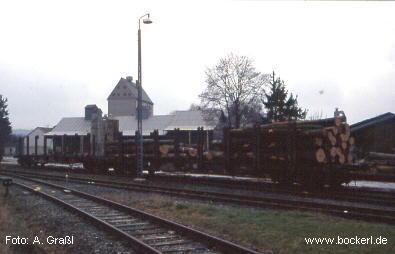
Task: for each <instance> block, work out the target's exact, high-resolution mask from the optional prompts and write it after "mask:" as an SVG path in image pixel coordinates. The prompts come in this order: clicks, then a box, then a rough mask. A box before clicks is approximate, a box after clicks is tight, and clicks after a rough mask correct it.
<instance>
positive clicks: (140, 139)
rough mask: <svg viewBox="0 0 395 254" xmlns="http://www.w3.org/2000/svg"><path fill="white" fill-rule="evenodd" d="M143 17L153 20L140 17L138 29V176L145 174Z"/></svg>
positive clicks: (144, 21) (147, 22)
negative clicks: (142, 70) (142, 68)
mask: <svg viewBox="0 0 395 254" xmlns="http://www.w3.org/2000/svg"><path fill="white" fill-rule="evenodd" d="M143 18H144V19H143ZM141 19H143V23H144V24H151V23H152V21H151V19H150V17H149V13H147V14H144V15H143V16H141V17H140V18H139V30H138V72H137V78H138V80H137V82H136V83H137V84H136V85H137V90H138V96H137V125H138V127H137V128H138V156H137V176H138V177H141V176H142V175H143V165H144V164H143V163H144V161H143V153H144V151H143V98H142V97H143V96H142V94H143V87H142V84H143V82H142V77H141Z"/></svg>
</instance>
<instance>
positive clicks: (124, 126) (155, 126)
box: [113, 115, 172, 136]
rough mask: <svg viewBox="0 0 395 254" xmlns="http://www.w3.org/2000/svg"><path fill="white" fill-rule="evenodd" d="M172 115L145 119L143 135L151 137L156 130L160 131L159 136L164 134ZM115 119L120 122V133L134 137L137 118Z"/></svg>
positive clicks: (119, 117) (121, 117) (120, 117)
mask: <svg viewBox="0 0 395 254" xmlns="http://www.w3.org/2000/svg"><path fill="white" fill-rule="evenodd" d="M171 118H172V116H171V115H160V116H151V117H150V118H148V119H143V135H149V134H150V133H151V132H153V131H154V130H159V134H164V132H163V131H164V129H165V128H166V126H167V125H168V124H169V122H170V121H171ZM113 119H116V120H118V121H119V131H122V133H123V135H125V136H134V135H135V133H136V131H137V129H138V127H137V118H136V117H135V116H116V117H114V118H113Z"/></svg>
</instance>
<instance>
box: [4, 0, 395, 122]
mask: <svg viewBox="0 0 395 254" xmlns="http://www.w3.org/2000/svg"><path fill="white" fill-rule="evenodd" d="M147 12H150V13H151V17H152V20H153V22H154V23H153V24H151V25H148V26H147V25H144V26H143V27H142V36H143V86H144V88H145V90H146V91H147V93H148V94H149V96H150V97H151V99H152V100H153V102H154V103H155V106H154V107H155V108H154V113H155V114H167V113H169V112H170V111H173V110H176V109H187V108H188V107H189V105H190V104H191V103H193V102H195V103H196V102H198V101H199V100H198V94H199V93H200V92H201V91H202V90H203V89H204V78H205V77H204V71H205V69H206V68H207V67H210V66H213V65H214V64H215V63H216V62H217V60H218V59H219V57H222V56H225V55H226V54H228V53H230V52H234V53H236V54H241V55H246V56H248V57H251V58H252V59H254V61H255V65H256V67H257V69H258V70H259V71H261V72H265V73H269V72H271V71H272V70H275V71H276V72H277V73H278V74H279V75H280V76H281V77H282V78H283V79H284V80H285V81H286V83H287V85H288V88H289V90H290V91H292V92H294V93H297V94H298V95H299V102H300V104H301V105H302V106H304V107H307V108H309V109H310V113H316V112H322V113H323V116H332V114H333V111H334V108H335V107H340V108H341V109H343V110H344V111H345V113H346V115H347V116H348V119H349V122H356V121H359V120H362V119H364V118H367V117H372V116H375V115H378V114H381V113H385V112H388V111H392V112H394V111H395V103H394V98H395V66H394V64H395V18H394V15H393V13H395V3H393V2H349V3H342V2H280V3H275V2H265V1H40V0H38V1H1V2H0V32H1V33H0V34H1V40H0V94H3V95H4V96H6V97H8V100H9V111H10V114H11V117H10V118H11V121H12V123H13V127H14V128H33V127H36V126H48V125H49V126H52V125H54V124H56V123H57V122H58V121H59V120H60V118H61V117H64V116H80V115H82V114H83V107H84V106H85V105H86V104H92V103H95V104H97V105H98V106H99V107H101V108H102V109H103V111H104V112H105V113H106V112H107V101H106V98H107V96H108V94H109V93H110V92H111V90H112V88H113V87H114V86H115V84H116V83H117V82H118V80H119V78H120V77H125V76H127V75H131V76H133V77H136V76H137V20H138V17H140V16H141V15H143V14H145V13H147ZM320 90H323V91H324V93H323V94H322V95H320V93H319V91H320Z"/></svg>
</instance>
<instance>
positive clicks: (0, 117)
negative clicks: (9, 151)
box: [0, 94, 11, 161]
mask: <svg viewBox="0 0 395 254" xmlns="http://www.w3.org/2000/svg"><path fill="white" fill-rule="evenodd" d="M10 134H11V123H10V120H9V119H8V110H7V98H3V96H2V95H1V94H0V161H1V160H2V158H3V153H4V144H5V143H6V142H7V140H8V138H9V136H10Z"/></svg>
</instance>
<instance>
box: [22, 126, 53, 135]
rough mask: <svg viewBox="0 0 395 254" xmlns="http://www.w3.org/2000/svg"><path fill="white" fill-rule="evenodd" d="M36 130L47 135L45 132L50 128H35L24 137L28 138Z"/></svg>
mask: <svg viewBox="0 0 395 254" xmlns="http://www.w3.org/2000/svg"><path fill="white" fill-rule="evenodd" d="M36 130H40V131H41V132H42V133H47V132H49V131H51V130H52V128H48V127H36V128H34V129H33V130H32V131H30V132H29V133H28V134H26V136H29V135H30V134H32V133H33V132H35V131H36Z"/></svg>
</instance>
